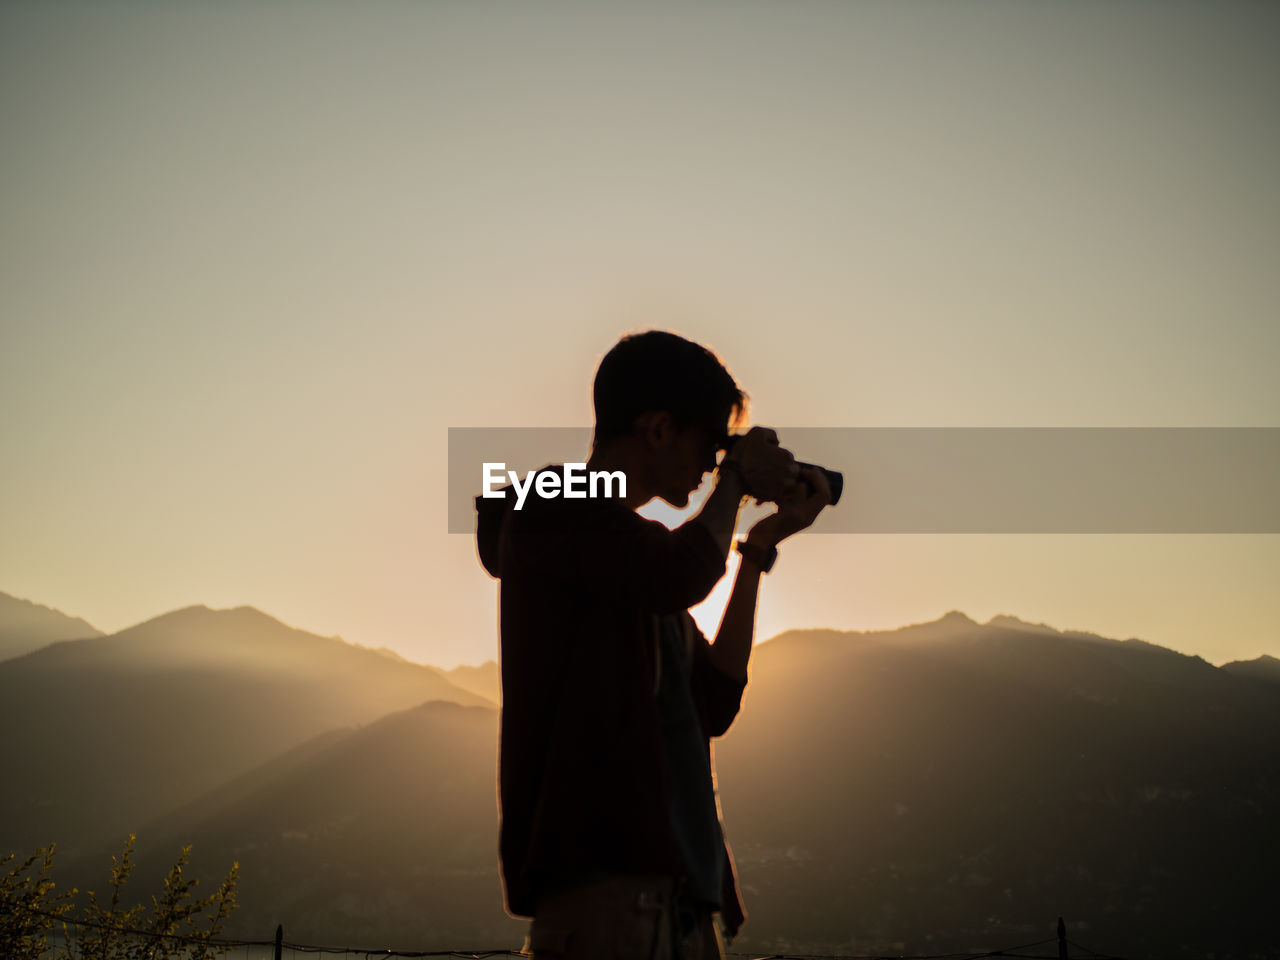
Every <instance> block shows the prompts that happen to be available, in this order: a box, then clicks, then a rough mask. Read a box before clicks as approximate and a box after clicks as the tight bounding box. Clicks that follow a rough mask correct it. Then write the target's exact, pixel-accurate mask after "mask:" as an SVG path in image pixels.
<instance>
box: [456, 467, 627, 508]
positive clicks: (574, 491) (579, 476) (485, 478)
mask: <svg viewBox="0 0 1280 960" xmlns="http://www.w3.org/2000/svg"><path fill="white" fill-rule="evenodd" d="M508 479H510V481H511V486H512V487H513V488H514V489H515V491H516V505H515V509H517V510H519V509H521V508H523V507H524V501H525V498H526V497H527V496H528V495H529V489H530V488H531V487H532V488H534V489H535V490H536V491H537V494H538V496H540V497H542V498H543V499H544V500H554V499H555V498H556V497H558V496H564V498H565V499H566V500H585V499H587V497H591V498H592V499H593V500H595V499H599V498H600V497H604V498H606V499H613V497H614V496H615V495H614V492H613V487H614V482H615V481H617V485H618V492H617V497H618V498H619V499H625V498H626V496H627V475H626V474H625V473H623V472H622V471H621V470H612V471H610V470H591V471H588V470H587V465H586V464H585V463H566V464H565V465H564V480H563V484H562V482H561V478H560V475H559V474H558V473H553V472H551V471H550V470H543V471H542V472H541V473H539V472H538V471H536V470H530V471H528V472H527V473H526V474H525V478H524V483H521V482H520V475H519V474H518V473H516V471H514V470H508V469H507V465H506V463H504V462H502V461H499V462H497V463H488V462H486V463H483V464H481V480H482V483H483V484H484V490H483V492H482V493H481V496H483V497H485V498H486V499H490V500H492V499H498V500H501V499H503V498H504V497H505V496H506V494H505V493H504V492H503V491H502V490H501V489H498V488H496V486H495V485H496V484H505V483H506V482H507V480H508ZM601 488H603V492H601Z"/></svg>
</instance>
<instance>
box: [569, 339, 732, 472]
mask: <svg viewBox="0 0 1280 960" xmlns="http://www.w3.org/2000/svg"><path fill="white" fill-rule="evenodd" d="M592 402H593V404H594V406H595V413H596V427H595V434H594V436H593V437H592V440H591V445H592V449H593V450H598V449H599V448H600V446H601V445H602V444H605V443H608V442H609V441H610V440H613V439H614V438H616V437H620V436H626V435H627V434H629V433H630V432H631V431H632V430H633V429H634V426H635V419H636V417H638V416H640V415H641V414H642V413H648V412H657V411H666V412H667V413H668V414H670V415H671V422H672V425H673V426H674V427H675V428H676V429H677V430H683V429H684V428H685V427H687V426H689V425H690V424H694V423H697V424H701V425H703V426H705V427H706V428H707V429H708V430H710V431H711V433H712V435H713V436H714V435H720V436H725V435H727V431H726V429H725V427H726V424H727V425H728V426H729V427H730V428H734V427H738V426H741V425H742V424H743V423H744V422H745V421H746V416H747V394H746V393H745V392H744V391H743V390H742V388H741V387H739V386H738V384H737V382H736V381H735V380H734V379H733V377H732V375H730V373H729V371H728V370H726V369H725V366H724V364H723V363H721V362H720V359H719V358H718V357H717V356H716V355H715V354H714V353H712V352H711V351H710V350H708V349H707V348H706V347H704V346H702V345H701V344H698V343H694V342H693V341H692V340H686V339H685V338H684V337H682V336H679V335H678V334H674V333H671V332H669V331H666V330H646V331H645V332H643V333H632V334H627V335H626V336H624V337H623V338H622V339H621V340H619V341H618V342H617V343H616V344H615V345H614V347H613V349H611V350H610V351H609V352H608V353H606V354H605V355H604V359H603V360H601V361H600V366H599V368H597V370H596V379H595V384H594V386H593V387H592Z"/></svg>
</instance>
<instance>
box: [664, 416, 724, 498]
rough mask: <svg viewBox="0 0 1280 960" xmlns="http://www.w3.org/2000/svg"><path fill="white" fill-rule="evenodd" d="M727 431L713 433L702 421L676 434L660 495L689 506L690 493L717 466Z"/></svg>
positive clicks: (668, 450)
mask: <svg viewBox="0 0 1280 960" xmlns="http://www.w3.org/2000/svg"><path fill="white" fill-rule="evenodd" d="M722 436H723V431H720V432H719V433H716V432H713V431H711V430H709V429H707V427H705V426H703V425H702V424H690V425H688V426H686V427H684V428H683V429H682V430H679V431H677V432H676V433H675V435H674V437H673V438H672V441H671V443H670V445H669V446H668V448H667V456H666V457H665V458H664V466H665V469H664V471H663V474H664V476H663V480H664V482H663V484H662V487H661V490H660V492H659V493H658V496H660V497H662V499H663V500H665V501H667V503H669V504H671V505H672V506H673V507H676V508H677V509H680V508H683V507H687V506H688V505H689V494H691V493H692V492H693V491H694V490H697V489H698V488H699V487H700V486H702V480H703V478H704V477H705V476H706V475H707V473H709V472H710V471H712V470H714V469H715V468H716V456H717V454H718V453H719V441H720V439H721V437H722Z"/></svg>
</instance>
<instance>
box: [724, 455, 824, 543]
mask: <svg viewBox="0 0 1280 960" xmlns="http://www.w3.org/2000/svg"><path fill="white" fill-rule="evenodd" d="M735 452H736V451H735ZM800 478H801V480H802V481H803V482H802V483H794V484H793V485H792V487H791V491H790V492H789V493H788V494H786V495H785V496H784V497H783V498H782V499H781V500H779V501H778V509H777V511H775V512H774V513H771V514H769V516H767V517H764V518H763V519H761V520H760V521H759V522H758V523H756V525H755V526H753V527H752V528H751V532H750V533H748V534H747V539H748V540H749V541H751V542H752V543H758V544H760V546H762V547H766V548H767V547H776V546H777V545H778V544H779V543H781V542H782V541H783V540H785V539H787V537H789V536H791V535H792V534H793V533H799V532H800V531H801V530H803V529H805V528H806V527H808V526H810V525H811V524H812V523H813V521H814V520H816V519H817V518H818V514H820V513H821V512H822V510H823V508H824V507H826V506H827V505H828V504H829V503H831V485H830V484H829V483H827V478H826V475H825V474H824V473H823V472H822V471H821V470H819V469H818V468H817V467H812V466H807V467H804V468H802V469H801V472H800Z"/></svg>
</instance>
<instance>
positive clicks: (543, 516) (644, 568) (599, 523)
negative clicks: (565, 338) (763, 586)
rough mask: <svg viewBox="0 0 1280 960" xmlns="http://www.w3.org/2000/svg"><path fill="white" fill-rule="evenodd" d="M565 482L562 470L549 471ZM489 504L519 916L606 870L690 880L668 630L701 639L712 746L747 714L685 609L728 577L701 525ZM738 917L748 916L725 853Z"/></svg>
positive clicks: (486, 549)
mask: <svg viewBox="0 0 1280 960" xmlns="http://www.w3.org/2000/svg"><path fill="white" fill-rule="evenodd" d="M543 469H544V470H555V471H556V472H558V473H562V470H561V468H560V467H559V466H548V467H544V468H543ZM514 500H515V497H514V494H511V495H510V496H509V497H508V498H507V499H506V500H497V499H484V498H481V497H477V498H476V508H477V511H478V517H477V545H478V548H479V553H480V559H481V561H482V563H483V564H484V567H485V569H486V570H487V571H488V572H489V573H490V574H491V575H493V576H495V577H498V578H499V579H500V580H501V587H500V600H499V610H500V614H499V616H500V630H501V636H502V698H503V699H502V723H501V741H500V748H501V749H500V754H501V755H500V761H499V803H500V811H501V831H500V839H499V850H500V856H501V863H502V880H503V887H504V890H505V894H506V901H507V909H508V910H509V911H510V912H511V913H512V914H513V915H516V916H526V917H530V916H533V915H534V914H535V912H536V905H537V897H538V895H539V893H540V892H547V891H553V890H556V889H557V888H559V887H562V886H564V885H566V884H571V883H573V882H574V881H575V880H581V879H585V878H588V877H591V876H594V875H596V874H599V873H628V874H664V875H669V876H675V875H676V874H678V873H679V872H680V871H681V869H682V865H681V862H680V857H679V854H678V852H677V849H676V846H675V840H674V838H673V836H672V829H671V821H670V810H669V799H668V798H669V776H670V774H669V771H668V769H667V764H666V758H665V755H664V750H663V745H662V734H661V727H660V719H659V714H658V708H657V705H656V703H655V692H656V690H657V679H658V670H659V669H660V665H659V663H658V660H659V659H660V658H659V657H658V656H657V655H656V651H657V643H658V638H657V618H658V616H659V615H661V614H667V613H682V614H683V615H684V616H685V618H686V619H687V620H688V622H689V624H690V626H691V627H692V633H693V635H694V643H693V659H692V667H691V679H690V689H691V694H692V697H693V700H694V704H695V706H696V707H697V710H698V717H699V721H700V723H701V726H702V731H703V734H704V736H705V737H706V738H707V739H708V749H710V748H709V741H710V738H711V737H717V736H720V735H721V734H723V733H724V732H725V731H726V730H727V729H728V728H729V725H730V724H731V723H732V722H733V719H734V717H735V716H736V715H737V712H738V707H739V705H740V703H741V700H742V692H743V688H744V687H745V684H746V681H745V680H736V679H733V678H731V677H728V676H726V675H725V674H723V673H721V672H720V671H719V670H717V669H716V668H715V667H714V666H713V665H712V663H711V661H710V659H709V658H708V655H707V654H708V651H709V649H710V645H709V643H708V642H707V639H706V637H705V636H704V635H703V634H702V632H701V631H700V630H698V629H697V627H696V626H693V624H692V618H691V617H688V615H687V613H685V611H687V610H688V608H689V607H691V606H693V605H695V604H697V603H699V602H701V601H702V600H703V599H704V598H705V597H706V596H707V594H708V593H710V592H711V589H712V587H714V586H715V584H716V582H717V581H719V579H720V578H721V577H722V576H723V575H724V572H725V557H724V556H723V555H722V554H721V552H720V547H719V546H718V545H717V543H716V542H715V539H714V537H713V536H712V534H711V532H710V531H709V530H708V529H707V528H706V527H705V526H703V525H702V524H700V523H692V522H690V523H685V524H684V525H682V526H680V527H679V528H677V529H676V530H668V529H667V528H666V527H665V526H663V525H662V524H660V523H657V522H655V521H652V520H646V519H645V518H643V517H641V516H639V515H638V514H637V513H635V512H634V511H633V510H631V509H629V508H628V507H626V506H625V505H624V504H622V503H621V502H619V501H617V500H605V499H565V498H556V499H542V498H539V497H537V496H536V494H535V493H534V492H533V491H532V490H531V491H530V493H529V496H528V498H527V499H526V500H525V503H524V506H523V509H521V510H519V511H517V510H514V509H512V507H513V506H514ZM724 877H725V882H724V890H723V896H722V902H721V908H722V919H723V921H724V925H725V929H726V931H727V932H728V933H729V935H730V936H733V935H734V934H736V932H737V930H738V928H739V927H740V926H741V924H742V921H743V919H744V913H743V910H742V904H741V899H740V897H739V895H738V889H737V881H736V877H735V876H734V871H733V859H732V856H731V855H730V853H729V850H728V846H727V844H726V846H725V869H724Z"/></svg>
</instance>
